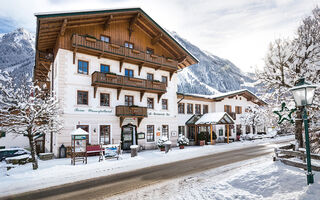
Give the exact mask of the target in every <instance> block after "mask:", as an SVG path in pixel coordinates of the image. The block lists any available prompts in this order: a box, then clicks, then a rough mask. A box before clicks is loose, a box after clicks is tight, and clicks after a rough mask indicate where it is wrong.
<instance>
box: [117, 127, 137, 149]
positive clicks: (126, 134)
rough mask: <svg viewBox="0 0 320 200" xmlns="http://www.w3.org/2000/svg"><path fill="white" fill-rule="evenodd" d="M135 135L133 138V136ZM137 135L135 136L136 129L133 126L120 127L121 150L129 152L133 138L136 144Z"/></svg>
mask: <svg viewBox="0 0 320 200" xmlns="http://www.w3.org/2000/svg"><path fill="white" fill-rule="evenodd" d="M134 133H135V137H134V135H133V134H134ZM137 137H138V134H137V128H136V126H134V125H131V124H129V125H125V126H122V133H121V141H122V143H121V148H122V149H123V150H130V146H131V145H133V140H134V138H135V140H136V142H135V143H136V144H138V138H137Z"/></svg>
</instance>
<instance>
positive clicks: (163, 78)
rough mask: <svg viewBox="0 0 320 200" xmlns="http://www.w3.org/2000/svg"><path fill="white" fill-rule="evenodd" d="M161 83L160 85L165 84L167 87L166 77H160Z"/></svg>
mask: <svg viewBox="0 0 320 200" xmlns="http://www.w3.org/2000/svg"><path fill="white" fill-rule="evenodd" d="M161 82H162V83H165V84H166V85H168V77H166V76H162V77H161Z"/></svg>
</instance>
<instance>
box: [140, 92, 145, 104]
mask: <svg viewBox="0 0 320 200" xmlns="http://www.w3.org/2000/svg"><path fill="white" fill-rule="evenodd" d="M145 92H146V91H143V90H142V91H140V102H142V99H143V95H144V93H145Z"/></svg>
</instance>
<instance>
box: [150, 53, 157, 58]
mask: <svg viewBox="0 0 320 200" xmlns="http://www.w3.org/2000/svg"><path fill="white" fill-rule="evenodd" d="M150 57H151V58H158V56H156V55H154V54H151V55H150Z"/></svg>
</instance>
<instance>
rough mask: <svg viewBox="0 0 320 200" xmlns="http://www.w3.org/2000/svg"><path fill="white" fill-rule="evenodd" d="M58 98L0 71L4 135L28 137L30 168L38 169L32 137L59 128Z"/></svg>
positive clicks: (32, 84)
mask: <svg viewBox="0 0 320 200" xmlns="http://www.w3.org/2000/svg"><path fill="white" fill-rule="evenodd" d="M59 112H60V109H59V105H58V101H57V100H56V99H55V98H54V97H52V96H50V95H48V94H47V93H46V92H45V91H44V90H43V89H41V88H40V87H39V86H37V85H35V84H34V83H33V82H32V81H30V80H29V81H25V83H24V84H22V85H20V86H19V87H17V86H15V85H14V81H13V79H12V78H11V77H10V75H9V74H8V73H7V72H1V71H0V122H1V125H2V126H1V128H2V129H3V130H4V131H5V132H7V133H8V134H10V133H12V134H22V135H24V136H26V137H28V139H29V144H30V148H31V156H32V166H33V169H34V170H35V169H37V168H38V161H37V157H36V144H35V137H36V136H38V135H40V134H46V133H49V132H51V131H53V132H55V133H57V132H58V131H59V130H60V128H61V122H62V121H61V120H60V118H59Z"/></svg>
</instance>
